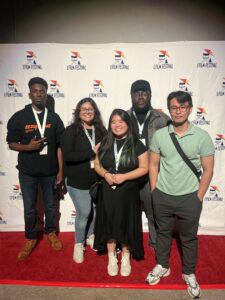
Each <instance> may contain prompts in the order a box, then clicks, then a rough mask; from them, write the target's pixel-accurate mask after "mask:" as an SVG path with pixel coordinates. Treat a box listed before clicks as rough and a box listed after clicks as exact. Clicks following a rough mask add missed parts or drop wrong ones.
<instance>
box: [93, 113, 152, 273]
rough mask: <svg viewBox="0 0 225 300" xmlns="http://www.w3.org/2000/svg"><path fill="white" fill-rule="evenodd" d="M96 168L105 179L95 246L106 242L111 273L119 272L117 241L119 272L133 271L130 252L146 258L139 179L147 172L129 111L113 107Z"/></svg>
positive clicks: (99, 246)
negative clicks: (118, 248) (118, 247)
mask: <svg viewBox="0 0 225 300" xmlns="http://www.w3.org/2000/svg"><path fill="white" fill-rule="evenodd" d="M95 170H96V172H97V173H98V175H99V176H101V177H102V178H104V180H103V184H102V186H101V189H100V191H99V196H98V203H97V215H96V224H95V244H94V247H95V248H96V249H101V248H102V246H104V245H107V250H108V258H109V262H108V267H107V270H108V274H109V275H110V276H115V275H117V274H118V264H117V262H118V261H117V257H116V253H115V250H116V243H117V242H118V243H120V244H121V246H122V260H121V270H120V274H121V275H122V276H128V275H130V272H131V266H130V254H132V256H133V257H135V258H142V257H143V254H144V252H143V245H142V226H141V210H140V199H139V186H138V180H137V179H138V178H139V177H141V176H143V175H145V174H146V173H147V172H148V154H147V149H146V147H145V146H144V145H143V144H142V142H141V141H139V140H138V138H137V137H136V136H135V134H134V132H133V128H132V124H131V119H130V116H129V115H128V113H127V112H126V111H124V110H122V109H114V110H113V112H112V114H111V116H110V119H109V128H108V134H107V135H106V136H105V138H103V140H102V142H101V145H100V148H99V151H98V154H97V156H96V159H95Z"/></svg>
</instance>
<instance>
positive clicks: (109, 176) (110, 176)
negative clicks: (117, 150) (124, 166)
mask: <svg viewBox="0 0 225 300" xmlns="http://www.w3.org/2000/svg"><path fill="white" fill-rule="evenodd" d="M113 177H114V174H111V173H108V172H107V173H106V174H105V176H104V178H105V181H106V182H107V183H108V184H109V185H113V184H114V178H113Z"/></svg>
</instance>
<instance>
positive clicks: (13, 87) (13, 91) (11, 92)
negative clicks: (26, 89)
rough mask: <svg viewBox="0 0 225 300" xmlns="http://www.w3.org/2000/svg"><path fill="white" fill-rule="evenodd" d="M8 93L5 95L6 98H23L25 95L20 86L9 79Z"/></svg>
mask: <svg viewBox="0 0 225 300" xmlns="http://www.w3.org/2000/svg"><path fill="white" fill-rule="evenodd" d="M7 89H8V91H7V92H6V93H4V97H15V98H16V97H23V94H22V93H20V92H19V90H18V84H17V82H16V80H14V79H8V83H7Z"/></svg>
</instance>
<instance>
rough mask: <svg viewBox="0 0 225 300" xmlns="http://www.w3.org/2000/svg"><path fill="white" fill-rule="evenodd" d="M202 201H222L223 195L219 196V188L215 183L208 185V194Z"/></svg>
mask: <svg viewBox="0 0 225 300" xmlns="http://www.w3.org/2000/svg"><path fill="white" fill-rule="evenodd" d="M204 201H208V202H218V201H220V202H221V201H223V197H221V196H220V190H219V188H218V186H216V185H211V186H210V188H209V191H208V194H207V195H206V197H204Z"/></svg>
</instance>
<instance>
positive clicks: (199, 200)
mask: <svg viewBox="0 0 225 300" xmlns="http://www.w3.org/2000/svg"><path fill="white" fill-rule="evenodd" d="M196 199H197V200H198V202H200V204H201V205H202V202H203V200H201V199H199V197H198V193H197V192H196Z"/></svg>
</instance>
